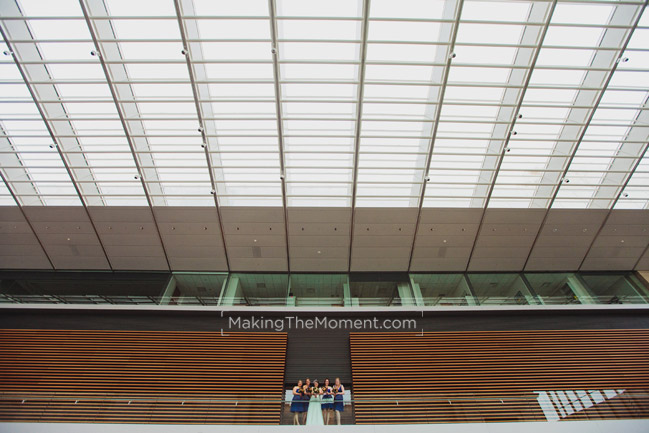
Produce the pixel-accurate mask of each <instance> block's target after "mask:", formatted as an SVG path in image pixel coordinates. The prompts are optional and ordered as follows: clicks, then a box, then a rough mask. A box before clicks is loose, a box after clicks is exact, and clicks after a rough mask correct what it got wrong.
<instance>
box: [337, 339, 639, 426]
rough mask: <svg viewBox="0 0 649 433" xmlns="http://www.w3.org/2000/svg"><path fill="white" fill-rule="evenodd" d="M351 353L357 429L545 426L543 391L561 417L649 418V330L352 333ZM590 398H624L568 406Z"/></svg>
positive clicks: (593, 399)
mask: <svg viewBox="0 0 649 433" xmlns="http://www.w3.org/2000/svg"><path fill="white" fill-rule="evenodd" d="M350 346H351V361H352V377H353V389H354V399H355V400H356V401H357V402H356V403H355V410H356V422H357V423H358V424H371V423H426V422H470V421H499V422H506V421H532V420H546V416H547V414H546V413H544V411H543V410H542V408H541V404H540V400H539V398H540V396H541V395H542V394H540V393H542V392H543V391H545V395H546V396H548V398H549V399H550V401H551V403H550V405H551V406H553V407H552V409H550V410H549V411H548V413H552V411H556V413H557V415H558V416H559V418H563V419H567V418H570V419H591V418H593V417H595V418H597V419H607V418H618V417H626V418H630V417H649V395H648V394H647V390H649V330H638V329H627V330H570V331H485V332H429V333H424V334H423V335H422V334H418V333H352V334H350ZM557 390H563V391H564V392H563V393H556V392H555V393H551V392H550V391H557ZM589 390H591V391H592V390H595V392H597V391H596V390H619V391H620V394H619V395H618V396H617V397H611V398H606V399H605V401H600V402H596V400H597V398H595V397H592V396H591V397H586V398H583V399H582V400H583V402H570V401H569V400H570V399H571V398H572V397H574V396H583V395H584V393H588V391H589ZM566 391H567V392H566ZM603 394H604V393H603V391H602V392H600V393H599V395H603ZM609 394H610V392H609ZM622 396H623V397H622ZM377 398H379V399H386V400H385V401H380V402H372V403H370V402H367V400H368V399H377ZM553 398H554V399H555V400H557V401H558V403H556V404H555V403H554V401H553ZM364 399H365V402H363V400H364ZM408 399H420V401H414V400H413V401H408ZM424 400H426V401H424ZM563 400H567V401H568V402H567V403H566V404H565V405H564V403H565V401H563ZM397 401H398V403H397ZM589 402H590V404H591V406H588V405H589ZM559 406H565V407H561V408H560V407H559ZM587 406H588V407H587ZM546 409H547V406H546ZM568 412H572V413H568ZM562 413H563V415H562Z"/></svg>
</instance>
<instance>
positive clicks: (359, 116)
mask: <svg viewBox="0 0 649 433" xmlns="http://www.w3.org/2000/svg"><path fill="white" fill-rule="evenodd" d="M361 16H362V24H361V45H360V66H359V71H358V84H357V86H358V89H357V93H356V123H355V130H354V168H353V171H352V179H351V182H352V188H351V189H352V199H351V207H352V209H351V219H350V227H349V258H348V262H347V270H348V271H349V272H351V270H352V251H353V247H354V224H355V223H356V198H357V192H358V165H359V164H358V160H359V154H360V147H361V122H362V121H363V95H364V92H365V64H366V59H367V34H368V28H369V16H370V0H363V9H362V12H361Z"/></svg>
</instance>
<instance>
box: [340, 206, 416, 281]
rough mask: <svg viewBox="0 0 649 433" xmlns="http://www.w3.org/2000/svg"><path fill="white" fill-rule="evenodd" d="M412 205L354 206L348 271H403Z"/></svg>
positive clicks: (407, 258)
mask: <svg viewBox="0 0 649 433" xmlns="http://www.w3.org/2000/svg"><path fill="white" fill-rule="evenodd" d="M417 212H418V210H417V209H416V208H357V209H356V216H355V220H354V233H353V235H354V242H353V245H352V260H351V270H352V271H406V270H407V269H408V262H409V261H410V252H411V250H412V241H413V236H414V233H415V223H416V221H417Z"/></svg>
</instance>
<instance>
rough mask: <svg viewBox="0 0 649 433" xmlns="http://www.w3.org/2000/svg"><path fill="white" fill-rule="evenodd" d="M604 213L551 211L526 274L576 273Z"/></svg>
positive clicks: (575, 210)
mask: <svg viewBox="0 0 649 433" xmlns="http://www.w3.org/2000/svg"><path fill="white" fill-rule="evenodd" d="M607 213H608V211H607V210H605V209H550V211H549V212H548V217H547V219H546V221H545V224H544V226H543V227H542V228H541V232H540V233H539V238H538V240H537V242H536V245H535V247H534V250H533V251H532V253H531V254H530V259H529V261H528V263H527V267H526V268H525V270H528V271H543V270H548V271H550V270H553V271H556V270H566V271H570V270H573V271H574V270H576V269H578V268H579V265H580V264H581V262H582V261H583V259H584V256H585V255H586V252H587V251H588V248H589V247H590V245H591V243H592V242H593V239H594V238H595V235H596V234H597V231H598V230H599V229H600V227H601V225H602V223H603V222H604V219H605V218H606V214H607Z"/></svg>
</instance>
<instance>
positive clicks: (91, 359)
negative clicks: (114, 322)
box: [0, 329, 287, 424]
mask: <svg viewBox="0 0 649 433" xmlns="http://www.w3.org/2000/svg"><path fill="white" fill-rule="evenodd" d="M286 343H287V335H286V334H285V333H230V334H229V335H228V336H221V334H220V333H215V332H157V331H156V332H151V331H86V330H82V331H67V330H66V331H63V330H8V329H3V330H0V393H1V394H0V397H1V398H0V420H2V421H31V420H36V421H44V422H45V421H46V422H55V421H62V422H75V421H78V422H132V423H204V422H205V423H208V424H237V423H243V424H279V419H280V411H281V403H280V402H281V400H282V399H283V397H284V395H283V392H284V391H283V382H284V368H285V359H286ZM39 395H40V397H38V396H39ZM52 395H56V398H54V399H52V398H51V396H52ZM23 396H24V397H23ZM115 397H121V398H125V399H124V400H116V399H115ZM207 399H211V400H213V399H217V400H218V399H220V400H229V401H227V402H226V401H222V402H214V401H212V402H209V401H206V400H207ZM23 400H24V401H23ZM232 400H257V401H254V402H248V403H244V402H243V401H240V402H239V403H238V404H237V405H235V404H234V403H233V402H232ZM263 400H272V402H268V401H263ZM129 401H130V403H129ZM183 402H184V403H183Z"/></svg>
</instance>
